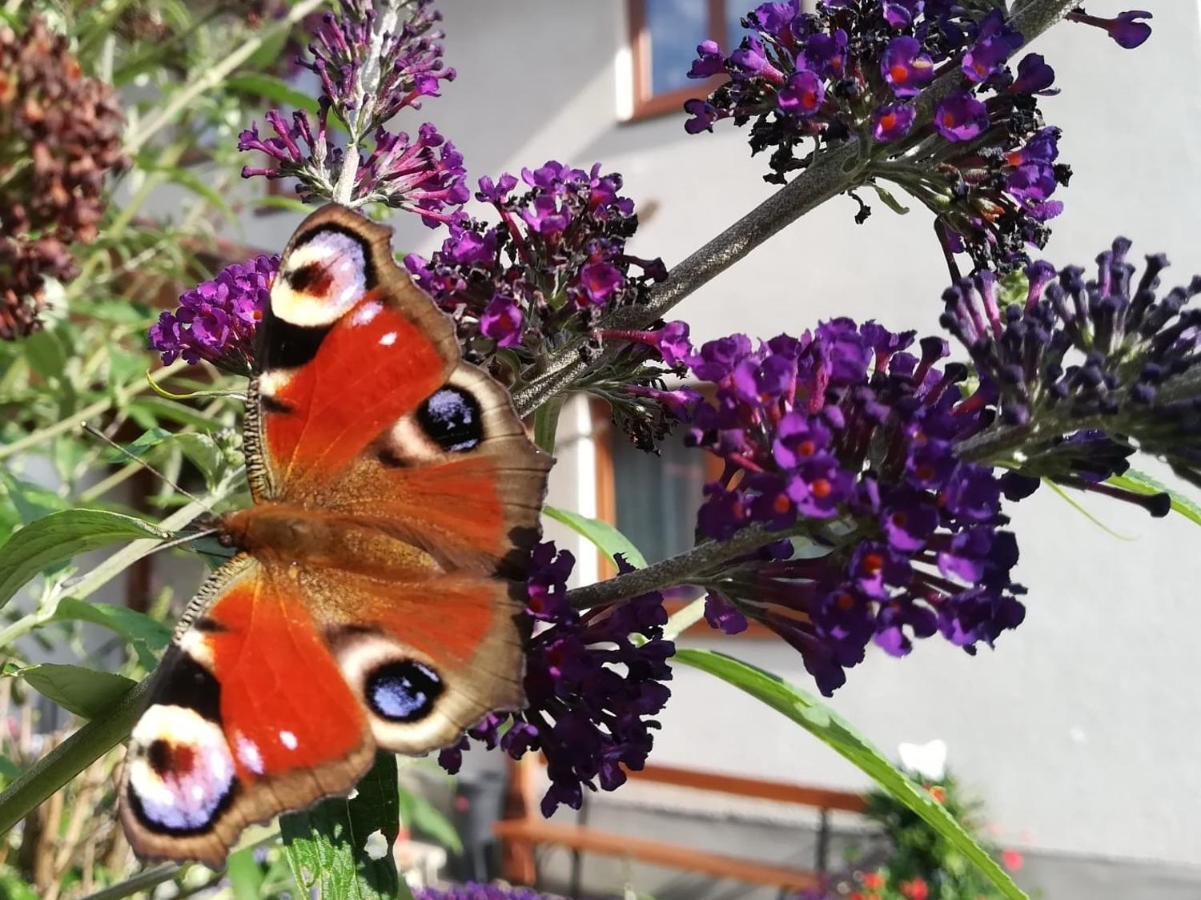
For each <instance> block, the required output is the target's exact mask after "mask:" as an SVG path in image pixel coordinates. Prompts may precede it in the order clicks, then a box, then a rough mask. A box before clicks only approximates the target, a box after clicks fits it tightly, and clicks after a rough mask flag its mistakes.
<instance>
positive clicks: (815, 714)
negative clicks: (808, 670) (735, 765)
mask: <svg viewBox="0 0 1201 900" xmlns="http://www.w3.org/2000/svg"><path fill="white" fill-rule="evenodd" d="M674 659H675V661H676V662H680V663H683V664H684V665H688V666H692V667H693V668H696V669H700V670H701V671H702V672H708V673H709V674H710V675H715V676H716V677H718V678H720V679H721V680H722V681H726V682H728V683H729V684H732V685H734V686H735V687H737V688H739V689H740V690H742V691H745V692H746V693H748V694H750V695H751V696H752V697H754V698H755V699H757V700H761V701H762V702H763V703H766V704H767V705H768V706H770V707H771V708H772V709H774V710H776V711H777V712H780V713H783V714H784V715H785V716H787V717H788V718H789V719H791V720H792V721H794V722H796V723H797V724H798V725H800V726H801V727H802V728H804V729H805V730H807V731H808V732H809V733H810V734H812V735H813V736H814V737H816V738H818V740H820V741H822V742H823V743H824V744H826V745H827V746H829V747H830V748H831V749H833V750H834V751H835V752H837V753H838V754H840V755H841V756H843V757H845V758H846V759H847V760H849V761H850V762H851V763H853V764H854V765H855V766H857V767H858V768H859V769H860V770H861V771H863V772H864V773H866V774H867V775H868V776H870V777H871V779H872V780H873V781H875V782H876V784H878V785H879V786H880V787H881V788H883V789H884V790H886V791H888V793H890V794H891V795H892V796H893V797H895V798H896V799H897V800H898V801H900V802H901V803H903V804H905V806H907V807H908V808H909V809H911V810H913V812H914V813H916V814H917V815H918V816H920V817H921V818H922V819H923V820H924V821H925V822H926V824H928V825H929V826H930V827H931V828H933V829H934V830H935V831H936V832H938V834H939V835H941V836H942V837H943V838H944V839H945V840H946V841H948V842H949V843H950V844H951V846H952V847H954V848H955V849H957V850H958V851H959V852H961V853H962V854H963V855H964V856H966V857H967V858H968V859H970V860H971V861H972V862H973V863H974V864H975V865H976V867H977V868H979V869H980V871H981V872H982V873H983V874H984V875H985V876H986V877H987V878H988V879H989V881H991V882H992V883H993V885H994V886H995V887H996V888H997V890H999V891H1000V892H1001V893H1002V895H1004V896H1005V897H1009V898H1012V900H1027V898H1026V894H1025V893H1024V892H1023V891H1022V890H1021V888H1019V887H1018V886H1017V885H1016V884H1014V883H1013V880H1012V879H1011V878H1010V877H1009V876H1008V875H1007V874H1006V873H1005V870H1004V869H1002V868H1001V866H1000V865H999V864H998V863H997V861H996V860H995V859H993V858H992V857H991V856H989V854H988V852H987V851H986V850H984V848H983V847H981V846H980V845H979V844H977V843H976V841H975V840H974V839H973V838H972V836H971V835H970V834H969V833H968V832H967V830H966V829H964V828H963V826H962V825H960V824H959V823H958V822H957V821H956V820H955V819H954V817H952V816H951V814H950V813H948V812H947V811H946V809H944V808H943V806H942V805H941V804H939V803H938V802H936V801H935V800H934V798H933V797H931V796H930V794H929V793H928V792H926V791H924V790H923V789H922V788H921V787H920V786H919V785H917V784H915V783H914V782H913V781H911V780H910V779H909V777H908V776H907V775H905V773H904V772H902V771H901V770H900V769H898V768H897V767H896V766H894V765H893V764H892V763H891V762H889V760H888V758H887V757H885V756H884V755H883V754H882V753H881V752H880V751H879V750H877V749H876V748H875V747H873V746H872V745H871V744H870V743H869V742H868V741H867V739H866V738H864V737H863V736H862V735H860V734H859V732H858V731H856V730H855V729H854V728H853V727H852V726H851V725H850V723H848V722H847V721H846V720H844V719H843V718H842V717H841V716H839V715H838V713H836V712H835V711H834V710H832V709H831V708H830V707H828V706H826V705H825V704H824V703H822V702H821V701H820V700H818V699H817V698H815V697H814V696H813V695H811V694H809V693H808V692H806V691H803V690H801V689H800V688H798V687H796V686H794V685H791V684H788V683H787V682H786V681H784V680H783V679H781V678H780V677H778V676H776V675H772V674H771V673H770V672H765V671H764V670H763V669H760V668H757V667H756V666H752V665H750V664H749V663H745V662H742V661H741V660H738V659H734V658H733V657H731V656H726V655H725V654H724V653H717V652H715V651H712V650H698V649H692V648H688V649H683V650H677V651H676V655H675V657H674Z"/></svg>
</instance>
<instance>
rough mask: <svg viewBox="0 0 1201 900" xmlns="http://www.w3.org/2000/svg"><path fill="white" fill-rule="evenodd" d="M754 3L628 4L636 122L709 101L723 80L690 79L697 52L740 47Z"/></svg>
mask: <svg viewBox="0 0 1201 900" xmlns="http://www.w3.org/2000/svg"><path fill="white" fill-rule="evenodd" d="M754 5H755V4H754V2H753V0H628V15H629V23H630V50H631V54H630V59H631V64H632V65H633V67H634V72H633V76H634V77H633V90H634V103H633V118H635V119H645V118H649V117H651V116H661V115H665V114H667V113H674V112H679V111H680V110H681V109H682V108H683V106H684V101H685V100H689V99H691V98H693V97H703V96H704V95H706V94H707V93H708V92H709V91H710V90H712V88H713V87H714V85H715V84H716V83H718V82H719V81H720V79H716V78H715V79H711V80H710V81H708V82H706V81H697V80H695V79H692V78H689V77H688V70H689V69H690V68H692V61H693V60H694V59H695V58H696V46H697V44H699V43H701V41H706V40H709V41H716V42H717V43H718V45H719V46H721V47H722V48H723V49H728V48H729V47H730V46H732V45H734V44H736V43H738V41H739V40H741V34H742V31H743V28H742V25H741V19H742V17H743V16H744V15H746V13H747V11H748V10H750V9H752V8H754Z"/></svg>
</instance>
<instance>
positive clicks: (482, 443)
mask: <svg viewBox="0 0 1201 900" xmlns="http://www.w3.org/2000/svg"><path fill="white" fill-rule="evenodd" d="M389 237H390V232H389V230H388V229H386V228H383V227H381V226H378V225H375V224H373V223H371V222H368V221H367V220H366V219H363V218H362V217H360V216H358V215H357V214H355V213H353V212H351V211H349V210H348V209H345V208H344V207H340V206H336V205H331V206H326V207H324V208H323V209H320V210H318V211H317V212H315V213H313V214H312V215H310V216H309V217H308V218H307V219H306V220H305V221H304V222H303V223H302V224H301V225H300V227H299V228H298V229H297V231H296V233H295V234H294V235H293V236H292V239H291V240H290V241H289V242H288V245H287V247H286V248H285V250H284V253H283V257H282V259H281V262H280V267H279V272H278V274H277V275H276V277H275V281H274V283H273V284H272V287H271V296H270V303H269V306H268V309H267V310H266V312H265V314H264V317H263V320H262V322H261V323H260V327H259V334H258V342H259V343H258V351H257V354H256V362H257V364H258V369H259V374H258V375H257V377H256V378H255V379H254V380H253V382H252V384H251V390H250V400H249V405H248V410H247V415H246V423H245V450H246V462H247V472H248V477H249V481H250V488H251V494H252V497H253V499H254V504H253V505H252V506H250V507H249V508H247V509H242V510H238V511H236V512H232V513H228V514H226V515H224V516H222V517H221V518H220V519H219V528H220V533H221V536H222V538H223V540H224V541H225V542H227V543H229V544H231V545H232V546H234V547H236V548H237V551H238V552H237V555H235V556H234V557H233V558H232V559H231V560H230V561H229V562H228V563H226V564H225V565H224V566H222V567H221V568H220V569H219V570H218V571H217V572H215V573H214V574H213V575H212V577H211V578H210V579H209V580H208V581H207V582H206V583H205V584H204V586H203V587H202V588H201V589H200V591H199V593H198V594H197V595H196V597H195V599H194V600H193V601H192V602H191V604H189V606H188V608H187V610H186V611H185V613H184V615H183V617H182V619H181V620H180V623H179V627H178V628H177V629H176V632H175V637H174V640H173V642H172V645H171V646H170V648H169V649H168V651H167V653H166V654H165V656H164V658H163V660H162V663H161V664H160V666H159V668H158V670H157V672H156V674H155V676H154V677H155V679H156V681H155V683H154V686H153V689H152V691H151V694H150V701H149V705H148V707H147V709H146V711H145V712H144V714H143V715H142V717H141V719H140V720H139V721H138V723H137V724H136V726H135V727H134V729H133V735H132V739H131V741H130V745H129V751H128V755H127V759H126V765H125V771H124V775H123V777H122V781H121V787H120V802H121V818H122V821H123V823H124V826H125V833H126V835H127V836H128V837H129V841H130V843H131V844H132V845H133V847H134V849H135V851H137V853H138V854H139V855H141V856H143V857H153V858H166V859H177V860H183V859H195V860H200V861H201V862H204V863H207V864H209V865H212V866H217V865H220V864H221V862H222V861H223V860H224V858H225V855H226V853H227V852H228V850H229V847H230V846H231V844H232V843H233V841H234V840H235V838H236V837H237V835H238V833H239V832H240V831H241V830H242V829H243V827H245V826H246V825H247V824H249V823H251V822H260V821H265V820H267V819H270V818H271V817H273V816H275V815H277V814H278V813H281V812H286V811H288V810H293V809H297V808H300V807H304V806H307V805H309V804H311V803H313V802H314V801H316V800H318V799H320V798H322V797H327V796H331V795H337V794H344V793H347V792H349V791H350V790H351V788H353V787H354V785H355V784H356V782H357V781H358V780H359V778H360V777H362V775H363V774H364V773H365V772H366V771H367V769H368V768H369V767H370V765H371V763H372V760H373V758H374V756H375V751H376V748H381V749H384V750H389V751H394V752H399V753H410V754H417V753H424V752H426V751H429V750H432V749H434V748H438V747H442V746H445V745H447V744H449V743H452V742H453V741H454V740H455V739H456V738H457V737H458V736H459V735H460V734H461V733H462V731H463V730H464V729H465V728H466V727H468V726H470V725H472V724H473V723H474V722H476V721H477V720H478V719H479V718H481V717H482V716H483V715H484V714H485V713H486V712H488V711H489V710H493V709H504V708H514V707H517V706H519V705H520V704H521V702H522V690H521V676H522V651H521V636H520V634H519V631H518V625H517V623H516V621H515V618H514V617H515V614H516V613H517V612H518V611H519V610H520V609H521V607H522V605H523V604H522V598H523V597H524V585H523V579H524V572H525V566H526V562H527V559H528V556H529V551H530V549H531V547H532V546H533V544H534V543H535V542H536V541H537V539H538V533H539V514H540V510H541V504H542V499H543V496H544V494H545V491H546V478H547V473H548V471H549V469H550V466H551V459H550V457H549V456H547V455H546V454H545V453H542V452H541V451H539V450H538V449H537V448H536V447H535V446H534V445H533V444H532V443H531V442H530V440H529V439H528V438H527V436H526V433H525V430H524V428H523V427H522V424H521V421H520V420H519V419H518V417H517V415H516V414H515V413H514V411H513V407H512V404H511V402H510V399H509V395H508V392H507V391H506V390H505V389H504V388H503V387H502V386H501V385H500V384H498V383H497V382H496V381H494V380H493V379H492V378H491V377H489V376H488V375H487V374H486V373H484V372H483V371H481V370H480V369H478V368H476V367H474V366H472V365H469V364H467V363H465V362H463V361H462V360H461V359H460V353H459V345H458V342H457V341H456V339H455V332H454V328H453V325H452V323H451V320H450V319H449V318H448V317H447V316H445V315H444V314H443V313H442V312H440V311H439V310H438V309H437V308H436V307H435V306H434V304H433V303H432V302H431V300H430V299H429V298H428V297H427V296H426V295H425V294H423V293H422V292H421V291H420V290H419V289H417V288H416V287H415V286H414V285H413V284H412V283H411V282H410V280H409V278H408V276H407V274H405V272H404V271H403V270H402V269H400V268H399V267H398V266H397V265H396V263H395V261H394V259H393V257H392V253H391V250H390V246H389Z"/></svg>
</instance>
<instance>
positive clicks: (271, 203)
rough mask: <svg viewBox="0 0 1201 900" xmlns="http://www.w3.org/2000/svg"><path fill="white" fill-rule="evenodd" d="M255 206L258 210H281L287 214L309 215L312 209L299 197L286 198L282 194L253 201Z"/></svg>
mask: <svg viewBox="0 0 1201 900" xmlns="http://www.w3.org/2000/svg"><path fill="white" fill-rule="evenodd" d="M255 206H256V207H257V208H259V209H283V210H287V211H288V212H298V213H305V214H306V215H307V214H308V213H311V212H312V211H313V207H311V206H309V205H308V204H307V203H305V202H304V201H303V200H301V199H300V198H299V197H288V196H285V195H283V194H275V195H272V196H269V197H259V198H258V199H257V200H256V201H255Z"/></svg>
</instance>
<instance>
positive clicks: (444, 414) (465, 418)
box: [417, 386, 484, 453]
mask: <svg viewBox="0 0 1201 900" xmlns="http://www.w3.org/2000/svg"><path fill="white" fill-rule="evenodd" d="M417 422H418V423H419V424H420V425H421V429H422V430H423V431H424V432H425V434H426V436H427V437H428V438H429V439H430V440H431V441H433V442H434V443H435V444H437V445H438V446H439V447H440V448H441V449H442V450H443V451H445V452H448V453H454V452H461V451H463V450H472V449H474V448H475V447H478V446H479V444H480V442H481V441H482V440H483V439H484V420H483V414H482V410H481V409H480V403H479V401H478V400H477V399H476V398H475V395H474V394H472V393H470V392H469V391H466V390H464V389H463V388H459V387H453V386H452V387H444V388H442V390H440V391H438V392H436V393H435V394H433V395H432V396H431V397H430V398H429V399H428V400H426V401H425V402H424V403H423V404H421V406H420V407H419V408H418V410H417Z"/></svg>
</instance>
